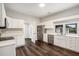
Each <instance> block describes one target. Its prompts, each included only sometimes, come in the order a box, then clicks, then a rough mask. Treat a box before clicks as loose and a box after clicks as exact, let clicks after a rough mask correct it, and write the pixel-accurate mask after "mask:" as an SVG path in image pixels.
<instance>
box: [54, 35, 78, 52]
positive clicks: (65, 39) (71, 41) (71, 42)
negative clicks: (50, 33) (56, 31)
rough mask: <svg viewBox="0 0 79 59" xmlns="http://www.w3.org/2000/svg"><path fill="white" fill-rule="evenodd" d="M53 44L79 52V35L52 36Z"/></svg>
mask: <svg viewBox="0 0 79 59" xmlns="http://www.w3.org/2000/svg"><path fill="white" fill-rule="evenodd" d="M54 44H55V45H57V46H60V47H63V48H67V49H70V50H73V51H77V52H79V37H70V36H61V35H59V36H58V35H56V36H54Z"/></svg>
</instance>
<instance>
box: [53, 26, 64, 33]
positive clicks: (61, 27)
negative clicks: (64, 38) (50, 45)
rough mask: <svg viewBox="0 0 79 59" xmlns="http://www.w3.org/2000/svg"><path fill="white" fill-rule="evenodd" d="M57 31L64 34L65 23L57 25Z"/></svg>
mask: <svg viewBox="0 0 79 59" xmlns="http://www.w3.org/2000/svg"><path fill="white" fill-rule="evenodd" d="M55 32H56V33H59V34H63V25H56V26H55Z"/></svg>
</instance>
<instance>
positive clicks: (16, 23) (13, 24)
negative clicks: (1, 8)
mask: <svg viewBox="0 0 79 59" xmlns="http://www.w3.org/2000/svg"><path fill="white" fill-rule="evenodd" d="M23 27H24V20H17V19H13V18H10V17H7V28H23Z"/></svg>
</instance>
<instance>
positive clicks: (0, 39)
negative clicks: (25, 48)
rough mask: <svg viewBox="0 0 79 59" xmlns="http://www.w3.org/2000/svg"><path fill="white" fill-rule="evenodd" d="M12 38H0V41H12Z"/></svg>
mask: <svg viewBox="0 0 79 59" xmlns="http://www.w3.org/2000/svg"><path fill="white" fill-rule="evenodd" d="M13 39H14V37H0V41H7V40H13Z"/></svg>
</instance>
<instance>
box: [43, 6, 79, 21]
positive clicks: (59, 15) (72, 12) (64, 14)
mask: <svg viewBox="0 0 79 59" xmlns="http://www.w3.org/2000/svg"><path fill="white" fill-rule="evenodd" d="M73 15H79V6H76V7H73V8H70V9H67V10H64V11H61V12H58V13H55V14H52V15H50V16H47V17H44V18H42V19H41V22H45V21H49V20H56V19H59V18H64V17H69V16H73Z"/></svg>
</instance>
